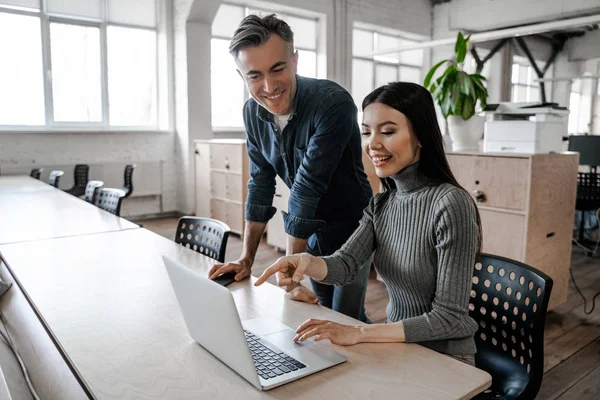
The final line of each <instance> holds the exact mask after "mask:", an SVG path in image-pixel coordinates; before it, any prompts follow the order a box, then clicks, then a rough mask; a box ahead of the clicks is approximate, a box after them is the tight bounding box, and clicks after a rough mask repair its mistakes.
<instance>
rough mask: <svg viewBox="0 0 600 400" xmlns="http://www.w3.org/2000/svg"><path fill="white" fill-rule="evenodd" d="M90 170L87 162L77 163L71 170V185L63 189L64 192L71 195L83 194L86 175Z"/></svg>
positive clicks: (86, 181)
mask: <svg viewBox="0 0 600 400" xmlns="http://www.w3.org/2000/svg"><path fill="white" fill-rule="evenodd" d="M89 172H90V166H89V165H87V164H77V165H76V166H75V169H74V170H73V175H74V177H73V182H74V183H73V187H72V188H71V189H68V190H65V192H67V193H69V194H72V195H73V196H77V197H80V196H83V195H84V194H85V188H86V185H87V183H88V175H89Z"/></svg>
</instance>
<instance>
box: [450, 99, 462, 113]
mask: <svg viewBox="0 0 600 400" xmlns="http://www.w3.org/2000/svg"><path fill="white" fill-rule="evenodd" d="M463 98H464V96H462V95H461V96H460V98H459V99H457V100H455V105H454V110H453V111H454V112H453V113H452V114H453V115H462V110H463V102H464V100H463Z"/></svg>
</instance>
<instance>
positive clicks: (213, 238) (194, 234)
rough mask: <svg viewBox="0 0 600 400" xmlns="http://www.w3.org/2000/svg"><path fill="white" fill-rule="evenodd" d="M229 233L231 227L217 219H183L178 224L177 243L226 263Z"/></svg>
mask: <svg viewBox="0 0 600 400" xmlns="http://www.w3.org/2000/svg"><path fill="white" fill-rule="evenodd" d="M229 232H230V229H229V226H227V224H225V223H224V222H221V221H218V220H216V219H212V218H199V217H188V216H186V217H181V218H179V222H178V223H177V232H176V233H175V243H179V244H181V245H183V246H185V247H187V248H190V249H192V250H194V251H197V252H199V253H202V254H204V255H205V256H208V257H210V258H214V259H215V260H217V261H219V262H224V261H225V250H226V248H227V239H228V238H229Z"/></svg>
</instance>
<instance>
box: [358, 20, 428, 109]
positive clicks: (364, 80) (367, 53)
mask: <svg viewBox="0 0 600 400" xmlns="http://www.w3.org/2000/svg"><path fill="white" fill-rule="evenodd" d="M415 43H417V42H415V41H411V40H407V39H405V38H402V37H400V36H393V35H389V34H384V33H379V32H376V31H372V30H367V29H362V28H361V29H359V28H355V29H353V31H352V97H354V101H355V103H356V107H357V108H358V109H359V110H360V109H361V106H362V101H363V99H364V98H365V96H366V95H368V94H369V93H371V92H372V91H373V90H374V89H375V88H376V87H379V86H382V85H385V84H386V83H388V82H393V81H406V82H415V83H419V84H422V80H421V69H422V67H423V50H421V49H417V50H408V51H403V52H399V53H391V54H385V55H377V56H374V55H373V53H374V52H375V51H381V50H388V49H395V48H398V47H402V46H408V45H410V44H415Z"/></svg>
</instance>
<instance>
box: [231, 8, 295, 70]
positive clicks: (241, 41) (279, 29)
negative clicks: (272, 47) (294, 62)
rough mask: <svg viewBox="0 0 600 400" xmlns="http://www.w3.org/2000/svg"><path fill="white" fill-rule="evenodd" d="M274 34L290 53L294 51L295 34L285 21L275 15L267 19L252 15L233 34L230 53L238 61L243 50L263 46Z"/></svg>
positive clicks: (266, 17)
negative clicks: (286, 46) (281, 40)
mask: <svg viewBox="0 0 600 400" xmlns="http://www.w3.org/2000/svg"><path fill="white" fill-rule="evenodd" d="M272 34H276V35H279V37H281V39H283V41H284V42H285V43H286V44H287V45H288V46H289V48H290V51H291V52H293V51H294V33H293V32H292V29H291V28H290V26H289V25H288V24H287V23H286V22H285V21H284V20H282V19H279V18H277V17H276V16H275V14H270V15H267V16H265V17H259V16H258V15H254V14H252V15H248V16H247V17H246V18H244V19H243V20H242V22H241V23H240V26H238V28H237V29H236V31H235V33H234V34H233V39H231V42H230V43H229V53H231V55H232V56H233V57H235V59H236V60H237V57H238V53H239V51H240V50H241V49H244V48H246V47H257V46H260V45H263V44H265V43H266V42H267V40H269V37H270V36H271V35H272Z"/></svg>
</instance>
